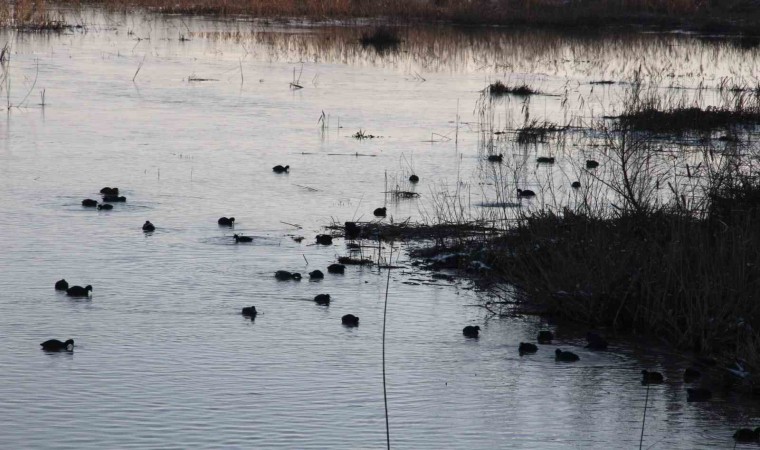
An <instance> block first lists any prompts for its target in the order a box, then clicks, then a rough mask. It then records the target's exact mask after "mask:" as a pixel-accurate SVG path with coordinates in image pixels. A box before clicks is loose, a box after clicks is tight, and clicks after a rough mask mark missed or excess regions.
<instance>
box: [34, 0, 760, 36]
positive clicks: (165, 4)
mask: <svg viewBox="0 0 760 450" xmlns="http://www.w3.org/2000/svg"><path fill="white" fill-rule="evenodd" d="M24 1H27V2H29V1H31V0H24ZM748 2H749V0H733V1H725V2H719V1H718V0H707V1H701V2H695V1H691V0H589V1H583V2H564V1H558V0H501V1H472V0H416V1H408V0H384V1H366V0H236V1H232V0H87V1H84V2H82V3H91V4H98V5H103V6H106V7H107V8H110V9H116V10H124V9H130V8H144V9H149V10H154V11H159V12H166V13H185V14H211V15H247V16H253V17H259V18H281V17H290V18H293V17H297V18H305V19H310V20H322V19H343V20H346V19H353V18H374V19H384V20H391V21H426V22H430V21H446V22H455V23H461V24H516V23H525V24H532V25H546V26H571V27H577V26H598V25H620V24H632V23H633V24H650V25H667V26H688V25H691V26H692V27H693V28H709V29H715V28H716V27H717V28H720V27H724V28H736V27H737V26H740V27H741V26H745V27H750V28H754V27H756V26H757V25H756V24H757V23H758V21H757V20H755V19H757V16H758V15H760V12H758V11H753V10H752V8H749V9H748V8H747V5H746V4H747V3H748ZM61 3H64V4H72V3H76V4H79V3H80V2H79V0H69V1H66V0H62V1H61ZM755 9H756V8H755Z"/></svg>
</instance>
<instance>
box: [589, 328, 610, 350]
mask: <svg viewBox="0 0 760 450" xmlns="http://www.w3.org/2000/svg"><path fill="white" fill-rule="evenodd" d="M586 342H588V344H586V348H588V349H591V350H607V346H608V345H609V344H608V343H607V341H606V340H605V339H604V338H603V337H602V336H601V335H600V334H599V333H595V332H593V331H589V332H588V333H586Z"/></svg>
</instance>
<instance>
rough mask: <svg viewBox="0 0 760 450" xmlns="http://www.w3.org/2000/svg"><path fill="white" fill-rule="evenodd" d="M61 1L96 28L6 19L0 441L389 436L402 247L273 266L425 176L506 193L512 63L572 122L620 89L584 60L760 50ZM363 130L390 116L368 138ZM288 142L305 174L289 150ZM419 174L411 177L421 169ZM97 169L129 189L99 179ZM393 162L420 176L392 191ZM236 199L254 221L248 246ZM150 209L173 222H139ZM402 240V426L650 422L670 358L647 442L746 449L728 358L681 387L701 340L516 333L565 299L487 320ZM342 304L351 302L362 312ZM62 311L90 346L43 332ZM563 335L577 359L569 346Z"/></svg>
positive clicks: (585, 438) (535, 429)
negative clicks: (498, 145)
mask: <svg viewBox="0 0 760 450" xmlns="http://www.w3.org/2000/svg"><path fill="white" fill-rule="evenodd" d="M67 20H68V21H69V22H70V23H80V24H82V25H84V28H81V29H72V30H69V31H67V32H65V33H63V34H26V33H16V32H11V31H8V30H5V31H2V32H0V44H4V43H5V42H8V43H9V46H10V49H11V59H10V63H9V64H8V65H7V66H6V67H5V70H4V76H5V78H4V84H3V89H2V92H1V93H2V95H1V97H3V99H4V102H3V103H4V104H5V106H8V105H10V109H9V110H8V111H7V114H6V115H5V116H4V117H3V118H2V119H0V264H1V266H2V270H1V271H0V290H1V291H2V295H1V296H0V331H1V332H2V336H3V340H4V345H3V346H2V349H0V367H1V368H2V370H0V410H1V411H2V412H3V417H2V421H0V448H61V449H63V448H72V449H83V448H92V449H95V448H303V449H305V448H335V449H338V448H346V449H355V448H381V447H384V446H385V425H384V413H383V389H382V376H381V333H382V322H383V321H382V319H383V315H382V313H383V301H384V296H385V286H386V276H387V271H384V270H383V271H379V270H377V269H376V268H374V269H373V268H357V267H349V268H348V269H347V270H346V273H345V275H342V276H341V275H332V274H326V277H325V279H324V280H322V281H319V282H310V281H308V279H304V280H302V281H300V282H295V281H292V282H278V281H276V280H275V278H274V276H273V275H274V271H275V270H278V269H286V270H291V271H299V272H301V273H304V274H305V273H306V272H309V271H311V270H314V269H321V270H323V271H325V272H326V270H325V269H326V267H327V265H329V264H330V263H332V262H334V261H335V260H336V258H337V256H341V255H345V254H347V250H346V248H345V243H344V242H343V241H342V240H340V239H337V240H336V241H335V244H334V245H332V246H317V245H313V242H314V236H315V235H316V234H318V233H320V232H322V231H323V228H322V227H323V226H324V225H328V224H330V223H331V222H332V221H333V220H334V221H337V222H339V223H342V222H343V221H345V220H370V219H374V218H373V217H372V210H373V209H374V208H376V207H378V206H382V205H384V204H387V205H388V208H389V210H388V211H389V217H388V218H387V219H386V220H393V221H402V220H406V219H407V218H411V219H412V220H420V219H424V218H434V217H435V216H436V208H435V206H434V202H433V201H432V200H433V199H435V198H440V193H441V192H443V191H447V190H449V191H451V190H456V189H457V188H459V189H460V191H461V192H463V193H466V195H465V197H466V198H467V201H468V202H469V203H470V204H472V205H475V204H478V203H480V202H487V201H489V200H493V198H492V196H491V194H492V191H491V190H490V188H489V184H488V180H487V177H484V173H485V172H487V170H488V168H489V167H490V166H488V165H487V164H484V163H483V158H482V156H483V153H482V133H481V131H482V123H480V122H479V118H478V107H477V104H478V99H479V97H480V92H479V91H480V90H482V89H483V88H484V87H485V86H486V85H487V84H488V83H489V82H491V81H493V80H495V79H503V80H511V82H512V83H516V82H522V81H528V82H530V83H531V84H532V85H534V86H537V87H539V88H540V89H542V90H543V91H546V92H547V93H551V94H554V95H552V96H542V97H537V98H535V99H533V100H531V104H530V106H529V108H530V111H531V117H536V118H541V119H542V120H544V119H546V120H552V121H555V122H557V123H567V122H568V121H569V120H571V119H572V120H576V121H582V120H592V119H593V118H595V117H597V116H600V115H602V114H608V113H613V112H615V111H619V108H620V98H621V96H622V92H623V91H624V90H625V88H626V87H625V86H626V85H625V83H623V84H615V85H604V86H600V85H592V84H589V83H590V82H591V81H595V80H597V81H598V80H615V81H623V82H624V81H627V80H630V78H631V77H632V76H633V73H634V72H635V71H636V70H639V68H640V67H644V68H645V72H646V77H647V79H649V78H650V77H654V76H656V77H658V78H662V77H665V78H666V79H668V80H672V81H669V82H670V83H671V84H672V85H674V86H675V85H678V86H676V87H680V88H684V89H681V90H676V91H674V92H679V94H678V95H681V94H680V92H681V91H684V92H688V88H693V87H694V86H698V85H699V84H700V83H706V84H710V85H713V84H716V85H717V84H718V83H719V82H720V80H721V79H722V78H724V77H732V78H734V79H736V80H749V79H751V76H752V74H753V73H757V72H756V70H757V64H758V61H760V59H759V58H758V57H757V53H756V50H753V49H746V48H742V47H741V46H737V45H734V44H732V43H731V42H726V41H703V40H700V39H697V38H695V37H691V36H686V35H681V34H668V35H656V34H637V35H622V36H605V37H602V36H562V35H555V34H551V33H543V32H541V33H539V32H528V31H512V32H509V31H503V30H484V31H473V30H455V29H446V28H443V29H441V28H431V29H426V28H423V29H410V30H405V31H404V33H405V34H404V38H405V42H404V43H403V44H402V48H401V51H400V52H397V53H389V54H385V55H383V54H378V53H377V52H376V51H375V50H373V49H372V48H362V47H361V46H360V45H358V44H357V41H356V39H357V38H358V36H359V35H360V34H361V30H357V29H355V28H351V27H314V26H309V25H303V24H300V25H299V24H268V25H267V24H261V23H251V22H247V21H242V20H230V21H218V20H212V19H202V18H186V17H161V16H154V15H143V14H127V15H118V14H115V15H108V14H101V13H99V12H96V11H83V12H77V13H70V15H69V16H67ZM138 67H139V71H138ZM198 78H201V79H206V81H192V79H198ZM294 81H295V82H296V83H297V84H299V85H301V86H303V89H297V90H294V89H292V88H291V87H290V86H289V84H290V83H291V82H294ZM42 90H44V92H45V96H44V106H42V105H40V103H41V102H42V100H41V96H40V92H41V91H42ZM686 95H688V94H686ZM710 95H714V96H715V98H718V96H719V94H718V93H715V92H713V93H712V94H710ZM706 101H708V102H709V101H711V99H710V98H708V99H707V100H706ZM563 102H564V103H563ZM525 107H526V106H525V104H524V103H522V102H515V101H512V102H509V101H506V102H504V103H501V104H499V105H497V106H496V107H495V108H494V111H495V112H494V113H493V119H492V124H494V127H495V128H496V129H503V128H510V127H514V126H515V124H519V123H522V121H523V116H524V114H525ZM323 112H324V115H325V116H324V117H325V119H326V120H323V121H320V117H322V114H323ZM568 114H570V115H572V117H570V116H568ZM323 124H324V125H325V126H323ZM360 130H362V131H364V132H366V133H368V134H373V135H376V136H380V137H377V138H375V139H365V140H357V139H354V138H352V137H351V135H353V134H354V133H356V132H358V131H360ZM535 151H536V150H535V149H532V150H525V152H526V153H525V155H526V156H525V157H526V158H527V157H531V158H532V157H534V156H535V155H534V152H535ZM577 151H578V152H582V151H583V149H580V150H577ZM568 152H570V153H572V152H573V150H568ZM581 156H583V155H581ZM579 157H580V156H579ZM276 164H283V165H284V164H288V165H290V166H291V170H290V173H289V174H285V175H276V174H274V173H273V172H272V171H271V167H272V166H274V165H276ZM551 170H553V169H547V168H538V169H535V168H529V169H526V170H523V171H521V172H520V173H519V174H517V175H515V180H514V183H515V184H518V185H523V186H529V187H533V186H535V185H536V183H538V181H537V175H536V174H539V175H540V174H542V173H544V172H545V171H551ZM557 171H559V172H561V171H560V170H559V169H557ZM412 173H415V174H417V175H418V176H420V178H421V182H420V183H419V184H418V185H416V186H412V185H410V184H408V183H407V182H405V181H404V180H406V179H407V178H408V176H409V175H410V174H412ZM567 176H572V175H566V174H563V173H560V174H559V175H558V174H556V173H555V172H552V173H551V174H550V177H567ZM103 186H118V187H119V188H120V189H121V191H122V195H125V196H126V197H127V199H128V200H127V202H126V203H124V204H116V205H115V207H114V209H113V210H112V211H97V210H94V209H89V208H83V207H82V206H81V205H80V202H81V200H82V199H84V198H94V199H99V195H98V191H99V190H100V188H101V187H103ZM395 187H398V188H400V189H404V190H413V191H416V192H418V193H420V194H421V197H420V198H419V199H416V200H407V201H401V202H391V201H388V199H387V198H386V197H387V196H386V194H385V193H384V192H385V191H386V190H388V189H393V188H395ZM536 201H537V202H538V201H540V200H536ZM221 216H234V217H235V218H236V220H237V221H236V224H237V225H236V227H235V229H234V232H236V233H244V234H246V235H249V236H253V238H254V242H253V243H252V244H237V245H236V244H235V243H234V241H233V239H232V237H231V235H232V230H229V229H226V228H220V227H218V226H217V224H216V220H217V219H218V218H219V217H221ZM145 220H150V221H151V222H153V223H154V224H155V225H156V227H157V230H156V231H155V232H154V233H152V234H149V235H146V234H144V233H143V232H142V231H141V228H140V227H141V225H142V223H143V222H144V221H145ZM293 236H305V240H304V241H303V242H300V243H299V242H296V241H295V240H293V239H292V237H293ZM389 251H390V246H389V245H387V244H386V246H385V248H384V250H383V254H384V255H386V256H387V255H388V252H389ZM394 252H395V254H394V257H393V258H394V263H396V264H398V265H400V266H403V267H405V269H399V270H394V271H392V273H391V276H390V291H389V296H388V302H389V307H388V324H387V368H388V369H387V377H388V404H389V410H390V429H391V443H392V446H393V447H394V448H409V449H422V448H430V449H441V448H534V449H549V448H584V449H585V448H599V449H603V448H635V447H637V446H638V444H639V439H640V433H641V422H642V416H643V412H644V403H645V397H646V395H647V392H646V388H645V387H643V386H641V384H640V383H639V381H640V371H641V369H642V368H649V369H656V370H662V371H664V373H665V375H666V378H668V382H666V383H665V384H663V385H660V386H652V387H651V389H650V392H649V397H648V402H647V403H648V409H647V419H646V427H645V438H644V446H643V448H661V449H666V448H667V449H676V448H679V449H694V448H731V447H732V446H733V440H732V438H731V435H732V434H733V431H734V429H735V428H738V427H740V426H755V425H758V418H759V417H760V410H758V409H757V407H756V406H754V405H753V404H752V403H751V401H750V400H747V399H742V398H738V397H737V396H736V395H734V394H731V393H730V392H728V391H723V390H721V389H720V386H715V385H711V384H710V385H709V386H710V387H712V388H713V389H715V390H716V399H715V400H714V401H712V402H709V403H687V402H686V393H685V386H684V385H683V383H682V382H681V381H680V380H681V371H682V370H683V368H684V367H685V366H686V365H687V364H688V362H687V361H685V360H683V359H681V358H679V357H676V356H674V355H671V354H670V353H668V352H666V351H661V350H654V349H651V348H649V347H647V346H644V345H641V344H636V343H634V344H631V343H630V342H626V343H625V344H623V343H622V342H616V341H613V345H612V347H611V350H610V351H608V352H592V351H589V350H586V349H584V348H583V347H582V345H583V340H582V339H581V338H580V336H582V333H578V332H577V331H574V330H564V329H562V328H560V329H558V330H557V333H558V340H557V344H556V345H552V346H541V349H540V350H539V352H538V353H537V354H536V355H531V356H525V357H520V356H519V355H518V353H517V346H518V344H519V342H521V341H534V340H535V336H536V334H537V332H538V330H540V329H546V328H551V327H553V326H549V325H546V324H542V323H540V322H539V321H537V320H535V319H533V318H490V319H487V316H486V314H485V311H484V310H483V309H482V308H479V307H476V306H473V305H478V304H482V302H483V301H484V300H486V299H487V298H488V294H487V293H481V292H479V291H478V290H477V289H473V288H472V286H470V284H469V283H468V282H466V281H457V282H455V283H448V282H446V281H440V280H432V279H431V277H430V274H428V273H424V272H423V273H418V272H415V271H413V270H411V267H410V265H409V260H408V257H407V256H406V253H405V252H404V251H403V250H401V251H400V250H399V248H398V246H396V248H395V249H394ZM375 257H376V256H375ZM60 278H66V279H67V280H68V281H69V282H70V283H72V284H80V285H86V284H91V285H93V286H94V291H93V296H92V298H91V299H88V300H85V299H72V298H68V297H66V296H65V295H62V294H60V293H57V292H55V291H54V290H53V284H54V282H55V281H56V280H58V279H60ZM319 293H329V294H331V296H332V299H333V301H332V303H331V305H330V306H329V307H324V306H317V305H316V304H314V302H313V301H312V300H311V299H312V298H313V297H314V296H315V295H316V294H319ZM249 305H256V307H257V309H258V310H259V312H260V314H259V316H258V317H257V318H256V320H255V321H253V322H252V321H250V320H247V319H245V318H244V317H242V316H241V315H240V309H241V308H242V307H243V306H249ZM347 313H353V314H356V315H358V316H359V317H360V318H361V325H360V326H359V327H358V328H354V329H348V328H344V327H343V326H342V325H341V320H340V319H341V316H343V315H344V314H347ZM476 324H477V325H480V326H481V327H482V328H483V330H482V334H481V338H480V339H478V340H473V339H465V338H464V337H463V336H462V332H461V330H462V327H464V326H465V325H476ZM50 338H59V339H68V338H74V339H75V340H76V348H75V350H74V352H73V353H58V354H47V353H44V352H42V351H41V350H40V347H39V343H40V342H42V341H44V340H47V339H50ZM556 347H561V348H564V349H572V350H573V351H576V352H577V353H578V354H579V355H580V356H581V361H580V362H578V363H575V364H561V363H556V362H555V361H554V358H553V351H554V349H555V348H556ZM719 378H720V377H715V378H714V379H719ZM706 383H707V382H706ZM715 383H717V382H715Z"/></svg>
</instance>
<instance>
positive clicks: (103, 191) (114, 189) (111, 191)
mask: <svg viewBox="0 0 760 450" xmlns="http://www.w3.org/2000/svg"><path fill="white" fill-rule="evenodd" d="M100 193H101V194H105V195H119V188H117V187H108V186H106V187H104V188H103V189H101V190H100Z"/></svg>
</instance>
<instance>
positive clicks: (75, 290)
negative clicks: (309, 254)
mask: <svg viewBox="0 0 760 450" xmlns="http://www.w3.org/2000/svg"><path fill="white" fill-rule="evenodd" d="M272 170H273V171H274V172H275V173H287V172H288V171H289V170H290V166H281V165H277V166H275V167H274V168H273V169H272ZM100 193H101V194H102V197H103V198H102V202H101V203H98V201H97V200H93V199H90V198H87V199H84V200H82V206H83V207H86V208H94V207H97V208H98V209H106V210H107V209H113V205H111V203H113V202H126V201H127V199H126V197H123V196H119V188H117V187H104V188H103V189H101V190H100ZM374 213H375V215H376V216H382V217H384V216H385V208H377V209H376V210H375V212H374ZM217 224H218V225H220V226H228V227H234V225H235V218H234V217H220V218H219V220H217ZM142 230H143V231H144V232H146V233H151V232H153V231H155V230H156V226H155V225H153V224H152V223H151V222H150V221H149V220H147V221H145V223H144V224H143V226H142ZM233 238H234V239H235V242H236V243H240V242H253V238H252V237H250V236H243V235H242V234H234V235H233ZM316 240H317V243H318V244H321V245H331V244H332V236H330V235H328V234H320V235H317V237H316ZM345 270H346V266H344V265H343V264H331V265H330V266H328V267H327V272H328V273H333V274H343V273H344V272H345ZM324 277H325V275H324V273H323V272H322V271H321V270H313V271H311V272H310V273H309V278H310V279H312V280H318V279H323V278H324ZM275 278H277V279H278V280H281V281H285V280H300V279H301V274H300V273H298V272H288V271H286V270H278V271H277V272H275ZM55 290H56V291H65V292H66V295H68V296H70V297H80V298H81V297H87V298H88V297H89V296H90V293H91V292H92V286H91V285H87V286H85V287H82V286H69V283H68V282H67V281H66V280H65V279H61V280H58V281H57V282H56V283H55ZM314 302H315V303H316V304H318V305H324V306H327V305H329V304H330V294H318V295H317V296H316V297H314ZM242 314H243V315H244V316H246V317H249V318H251V319H255V318H256V315H257V314H258V312H257V311H256V307H255V306H247V307H244V308H243V309H242ZM341 322H342V323H343V325H345V326H347V327H358V326H359V317H357V316H355V315H353V314H346V315H344V316H343V317H342V318H341ZM40 346H41V347H42V349H43V350H45V351H48V352H61V351H67V352H72V351H74V340H73V339H68V340H66V341H60V340H58V339H50V340H47V341H45V342H43V343H41V344H40Z"/></svg>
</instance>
